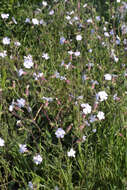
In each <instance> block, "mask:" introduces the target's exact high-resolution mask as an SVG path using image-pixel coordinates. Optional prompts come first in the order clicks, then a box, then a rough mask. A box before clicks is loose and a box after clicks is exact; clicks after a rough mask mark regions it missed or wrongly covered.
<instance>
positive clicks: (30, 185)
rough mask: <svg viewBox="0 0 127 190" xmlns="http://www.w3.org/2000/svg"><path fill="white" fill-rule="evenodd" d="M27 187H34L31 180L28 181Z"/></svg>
mask: <svg viewBox="0 0 127 190" xmlns="http://www.w3.org/2000/svg"><path fill="white" fill-rule="evenodd" d="M28 187H29V188H30V189H34V186H33V183H32V182H31V181H29V183H28Z"/></svg>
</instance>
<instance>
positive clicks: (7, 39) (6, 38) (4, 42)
mask: <svg viewBox="0 0 127 190" xmlns="http://www.w3.org/2000/svg"><path fill="white" fill-rule="evenodd" d="M3 44H4V45H9V44H10V38H8V37H5V38H3Z"/></svg>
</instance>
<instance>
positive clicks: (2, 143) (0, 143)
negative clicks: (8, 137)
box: [0, 138, 4, 146]
mask: <svg viewBox="0 0 127 190" xmlns="http://www.w3.org/2000/svg"><path fill="white" fill-rule="evenodd" d="M0 146H4V140H3V139H2V138H0Z"/></svg>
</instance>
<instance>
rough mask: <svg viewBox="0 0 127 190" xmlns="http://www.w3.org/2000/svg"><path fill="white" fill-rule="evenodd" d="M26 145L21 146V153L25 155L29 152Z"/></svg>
mask: <svg viewBox="0 0 127 190" xmlns="http://www.w3.org/2000/svg"><path fill="white" fill-rule="evenodd" d="M27 151H28V150H27V148H26V144H19V152H20V153H24V152H27Z"/></svg>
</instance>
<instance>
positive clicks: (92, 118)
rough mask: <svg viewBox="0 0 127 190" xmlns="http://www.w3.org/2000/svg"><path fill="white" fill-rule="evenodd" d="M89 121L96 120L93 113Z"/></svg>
mask: <svg viewBox="0 0 127 190" xmlns="http://www.w3.org/2000/svg"><path fill="white" fill-rule="evenodd" d="M89 121H90V123H93V122H94V121H96V116H95V115H91V116H90V118H89Z"/></svg>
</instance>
